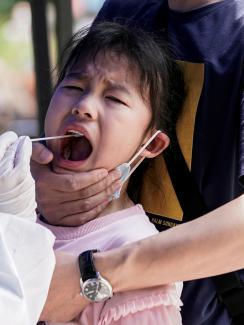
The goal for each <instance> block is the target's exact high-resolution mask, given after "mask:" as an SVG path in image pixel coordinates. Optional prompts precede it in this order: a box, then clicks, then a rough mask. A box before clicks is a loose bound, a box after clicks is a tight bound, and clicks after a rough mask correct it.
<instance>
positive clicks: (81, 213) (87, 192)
mask: <svg viewBox="0 0 244 325" xmlns="http://www.w3.org/2000/svg"><path fill="white" fill-rule="evenodd" d="M52 159H53V154H52V153H51V151H49V150H48V148H46V147H45V146H44V145H43V144H41V143H34V144H33V151H32V161H31V172H32V175H33V177H34V179H35V181H36V201H37V206H38V210H39V212H40V213H41V214H43V215H45V218H46V219H47V220H48V221H49V222H50V223H51V224H53V225H65V226H79V225H82V224H84V223H86V222H88V221H90V220H92V219H94V218H96V217H97V216H98V215H99V213H100V212H101V211H103V209H104V208H105V207H106V206H107V204H108V203H109V202H110V200H111V197H112V195H113V194H114V192H116V190H118V189H119V188H120V186H121V183H120V181H119V178H120V176H121V175H120V172H119V171H118V170H113V171H110V172H109V173H108V172H107V170H106V169H94V170H92V171H88V172H82V173H76V174H75V175H74V174H72V173H70V172H69V171H67V172H64V173H62V174H60V173H56V172H54V171H52V169H51V165H50V163H51V161H52Z"/></svg>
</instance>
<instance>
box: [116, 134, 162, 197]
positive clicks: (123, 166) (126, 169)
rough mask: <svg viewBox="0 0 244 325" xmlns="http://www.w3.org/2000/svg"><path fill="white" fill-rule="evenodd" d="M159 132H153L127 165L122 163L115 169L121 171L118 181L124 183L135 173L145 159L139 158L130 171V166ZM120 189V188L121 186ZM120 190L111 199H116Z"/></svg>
mask: <svg viewBox="0 0 244 325" xmlns="http://www.w3.org/2000/svg"><path fill="white" fill-rule="evenodd" d="M160 132H161V131H160V130H158V131H157V132H155V133H154V134H153V136H151V138H150V139H149V140H148V141H147V142H146V143H145V144H144V145H143V146H142V147H141V149H140V150H139V151H138V152H137V153H136V154H135V156H134V157H133V158H132V159H131V160H130V161H129V162H128V163H124V164H121V165H119V166H118V167H117V168H118V169H119V170H121V173H122V175H121V178H120V180H121V181H122V182H123V183H124V182H125V181H126V180H127V179H128V178H129V177H130V175H131V174H132V173H133V172H134V171H135V169H136V168H137V167H138V166H139V165H140V163H141V162H142V161H143V160H144V159H145V157H141V159H140V160H139V161H138V162H137V163H136V165H135V166H134V167H133V168H132V169H130V165H131V164H132V163H133V162H134V161H135V159H136V158H137V157H138V156H139V155H140V154H141V153H142V152H143V151H144V150H145V149H146V147H147V146H148V145H149V144H150V143H151V142H152V141H153V140H154V139H155V138H156V136H157V135H158V134H159V133H160ZM121 188H122V186H121ZM121 188H120V189H119V190H117V191H116V192H115V193H114V194H113V196H112V199H113V200H114V199H118V198H119V196H120V191H121Z"/></svg>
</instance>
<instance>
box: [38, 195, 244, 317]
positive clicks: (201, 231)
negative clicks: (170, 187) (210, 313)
mask: <svg viewBox="0 0 244 325" xmlns="http://www.w3.org/2000/svg"><path fill="white" fill-rule="evenodd" d="M94 262H95V266H96V268H97V270H98V271H99V272H100V273H101V274H102V275H103V276H104V277H105V278H106V279H108V280H109V281H110V282H111V284H112V286H113V289H114V292H119V291H126V290H132V289H138V288H145V287H151V286H156V285H162V284H166V283H171V282H175V281H186V280H192V279H197V278H203V277H209V276H213V275H218V274H222V273H226V272H231V271H233V270H237V269H241V268H243V267H244V195H242V196H240V197H239V198H237V199H235V200H233V201H231V202H229V203H228V204H226V205H224V206H222V207H220V208H218V209H216V210H214V211H212V212H210V213H208V214H206V215H205V216H202V217H200V218H198V219H197V220H194V221H191V222H189V223H186V224H183V225H179V226H176V227H174V228H172V229H169V230H167V231H164V232H161V233H159V234H157V235H155V236H152V237H149V238H147V239H143V240H141V241H138V242H135V243H132V244H129V245H126V246H123V247H120V248H117V249H114V250H111V251H107V252H102V253H96V254H94ZM54 276H55V277H54V279H55V281H53V282H52V285H51V287H50V291H49V299H48V300H47V303H46V305H45V307H44V310H43V315H45V317H49V316H50V315H52V314H53V313H55V318H56V321H61V320H63V319H64V317H65V319H67V320H68V319H72V317H74V315H75V314H78V313H79V312H80V311H81V310H82V308H83V305H82V304H83V303H82V300H81V297H80V295H79V292H80V285H79V268H78V263H77V259H76V258H75V257H73V256H67V255H63V256H62V254H61V255H60V256H59V259H58V260H57V265H56V269H55V272H54ZM62 306H63V307H64V309H63V311H62ZM56 307H58V309H57V308H56ZM79 309H80V310H79ZM55 310H56V312H55ZM57 310H58V312H57Z"/></svg>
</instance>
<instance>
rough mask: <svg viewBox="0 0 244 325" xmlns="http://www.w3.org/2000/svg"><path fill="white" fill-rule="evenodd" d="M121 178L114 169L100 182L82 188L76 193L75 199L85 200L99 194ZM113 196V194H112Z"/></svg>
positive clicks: (118, 172)
mask: <svg viewBox="0 0 244 325" xmlns="http://www.w3.org/2000/svg"><path fill="white" fill-rule="evenodd" d="M120 177H121V173H120V171H118V170H116V169H114V170H112V171H110V172H109V173H108V176H107V177H105V178H103V179H102V180H101V181H99V182H97V183H95V184H92V185H90V186H88V187H85V188H83V189H82V190H80V191H79V192H77V193H76V195H75V197H74V200H75V199H85V198H90V197H92V196H94V195H96V194H98V193H101V192H103V191H105V190H106V189H108V188H109V187H110V186H111V185H112V184H113V183H115V182H116V181H118V180H119V179H120ZM112 194H113V193H112Z"/></svg>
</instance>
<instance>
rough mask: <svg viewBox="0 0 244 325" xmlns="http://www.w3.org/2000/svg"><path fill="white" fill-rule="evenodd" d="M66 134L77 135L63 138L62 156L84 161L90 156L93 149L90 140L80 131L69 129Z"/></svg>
mask: <svg viewBox="0 0 244 325" xmlns="http://www.w3.org/2000/svg"><path fill="white" fill-rule="evenodd" d="M66 134H67V135H68V134H73V135H75V136H74V137H70V138H66V139H63V140H62V142H61V156H62V158H64V159H65V160H70V161H83V160H86V159H87V158H89V156H90V155H91V153H92V150H93V148H92V145H91V143H90V141H89V140H88V139H87V138H86V137H85V136H84V135H83V134H82V133H80V132H79V131H74V130H69V131H68V132H67V133H66Z"/></svg>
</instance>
